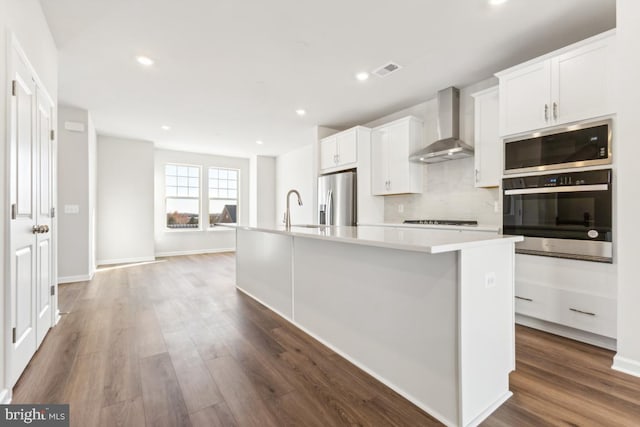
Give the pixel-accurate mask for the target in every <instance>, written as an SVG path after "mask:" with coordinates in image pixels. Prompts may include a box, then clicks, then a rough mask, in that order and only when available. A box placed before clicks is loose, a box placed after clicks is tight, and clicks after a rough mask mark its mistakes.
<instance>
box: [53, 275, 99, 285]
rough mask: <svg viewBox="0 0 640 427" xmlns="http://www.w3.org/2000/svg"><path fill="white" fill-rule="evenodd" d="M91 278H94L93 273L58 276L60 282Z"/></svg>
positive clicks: (83, 280) (86, 280)
mask: <svg viewBox="0 0 640 427" xmlns="http://www.w3.org/2000/svg"><path fill="white" fill-rule="evenodd" d="M91 279H93V274H81V275H79V276H63V277H58V284H62V283H75V282H88V281H90V280H91Z"/></svg>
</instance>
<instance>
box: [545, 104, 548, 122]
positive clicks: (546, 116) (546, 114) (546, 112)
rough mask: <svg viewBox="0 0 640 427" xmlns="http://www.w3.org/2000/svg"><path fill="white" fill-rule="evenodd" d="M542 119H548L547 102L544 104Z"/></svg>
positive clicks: (546, 120)
mask: <svg viewBox="0 0 640 427" xmlns="http://www.w3.org/2000/svg"><path fill="white" fill-rule="evenodd" d="M544 121H545V122H548V121H549V105H548V104H544Z"/></svg>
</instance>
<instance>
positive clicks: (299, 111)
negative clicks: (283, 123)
mask: <svg viewBox="0 0 640 427" xmlns="http://www.w3.org/2000/svg"><path fill="white" fill-rule="evenodd" d="M296 114H297V115H299V116H304V115H305V114H307V112H306V111H304V110H303V109H299V110H296Z"/></svg>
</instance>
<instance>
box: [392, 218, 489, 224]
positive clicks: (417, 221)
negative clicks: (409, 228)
mask: <svg viewBox="0 0 640 427" xmlns="http://www.w3.org/2000/svg"><path fill="white" fill-rule="evenodd" d="M404 223H405V224H428V225H478V221H465V220H462V221H461V220H456V219H405V220H404Z"/></svg>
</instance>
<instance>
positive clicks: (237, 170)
mask: <svg viewBox="0 0 640 427" xmlns="http://www.w3.org/2000/svg"><path fill="white" fill-rule="evenodd" d="M206 169H207V178H206V187H205V188H203V191H206V194H203V198H204V201H206V206H207V207H206V210H207V214H206V218H207V223H208V225H207V226H206V227H205V229H206V230H207V231H213V230H216V226H215V224H211V223H210V221H211V214H212V213H213V212H211V201H212V200H235V202H236V204H235V206H236V222H230V223H229V224H238V221H239V219H240V179H241V177H240V175H241V173H240V172H241V170H240V168H235V167H227V166H207V167H206ZM212 169H217V170H218V171H220V170H226V171H233V172H235V173H236V179H235V181H236V188H235V190H236V197H235V198H230V197H211V187H210V186H209V182H210V181H211V179H212V178H211V170H212ZM218 179H219V178H218ZM217 189H218V190H220V187H217ZM227 190H228V188H227Z"/></svg>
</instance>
